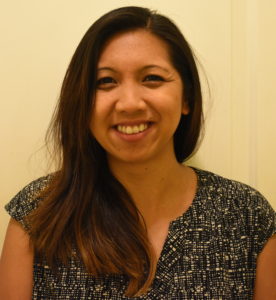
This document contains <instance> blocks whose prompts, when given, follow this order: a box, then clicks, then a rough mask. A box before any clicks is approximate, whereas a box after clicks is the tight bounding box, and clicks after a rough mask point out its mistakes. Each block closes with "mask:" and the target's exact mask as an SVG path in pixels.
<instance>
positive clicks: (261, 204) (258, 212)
mask: <svg viewBox="0 0 276 300" xmlns="http://www.w3.org/2000/svg"><path fill="white" fill-rule="evenodd" d="M195 172H196V173H197V175H198V178H199V186H200V188H199V190H200V195H199V196H200V197H201V199H208V200H203V201H206V204H205V210H209V211H211V213H212V212H213V213H214V215H216V218H218V219H220V220H223V224H226V223H227V224H228V223H229V226H232V225H231V224H237V223H239V224H240V226H242V227H243V228H244V229H245V231H247V232H248V234H250V235H254V236H255V238H256V241H257V247H258V248H259V250H261V248H262V247H263V245H264V243H265V242H266V241H267V240H268V238H269V237H271V236H272V235H273V234H275V233H276V214H275V211H274V209H273V208H272V206H271V204H270V203H269V201H268V200H267V199H266V198H265V197H264V196H263V195H262V194H261V193H260V192H259V191H258V190H256V189H255V188H253V187H251V186H250V185H248V184H245V183H241V182H239V181H236V180H232V179H228V178H225V177H223V176H220V175H217V174H214V173H212V172H209V171H204V170H200V169H195Z"/></svg>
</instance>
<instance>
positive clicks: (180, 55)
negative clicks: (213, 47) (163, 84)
mask: <svg viewBox="0 0 276 300" xmlns="http://www.w3.org/2000/svg"><path fill="white" fill-rule="evenodd" d="M135 29H144V30H147V31H148V32H151V33H152V34H154V35H156V36H157V37H159V38H160V39H162V40H163V41H165V42H166V43H167V44H168V46H169V51H170V57H171V61H172V64H173V65H174V67H175V68H176V70H177V71H178V72H179V74H180V76H181V78H182V81H183V85H184V96H185V100H186V101H187V103H188V105H189V111H190V112H189V114H188V115H187V116H184V115H183V116H182V117H181V120H180V123H179V126H178V128H177V130H176V132H175V135H174V148H175V155H176V159H177V161H178V162H180V163H181V162H183V161H184V160H185V159H187V158H188V157H189V156H190V155H191V154H192V153H193V151H194V150H195V147H196V145H197V142H198V138H199V135H200V128H201V121H202V97H201V88H200V81H199V75H198V71H197V67H196V63H195V60H194V56H193V53H192V51H191V48H190V47H189V45H188V43H187V41H186V40H185V38H184V37H183V35H182V34H181V32H180V31H179V29H178V28H177V27H176V26H175V25H174V23H173V22H172V21H170V20H169V19H168V18H167V17H164V16H162V15H160V14H157V13H156V12H154V11H151V10H149V9H146V8H141V7H123V8H119V9H115V10H113V11H111V12H109V13H107V14H105V15H104V16H102V17H101V18H100V19H98V20H97V21H96V22H95V23H94V24H93V25H92V26H91V27H90V28H89V29H88V31H87V32H86V34H85V35H84V37H83V39H82V40H81V42H80V44H79V45H78V47H77V49H76V51H75V53H74V55H73V57H72V60H71V62H70V64H69V67H68V70H67V72H66V75H65V78H64V82H63V85H62V89H61V94H60V99H59V103H58V106H57V109H56V112H55V115H54V118H53V120H52V123H51V127H50V129H49V131H48V138H51V139H53V140H54V143H55V147H56V148H55V150H56V153H55V154H56V155H57V156H58V157H60V158H61V162H60V168H59V170H58V171H57V172H56V173H55V174H54V175H53V178H52V180H51V182H50V183H49V185H48V187H47V189H45V190H44V191H43V194H42V195H41V196H43V201H41V202H40V205H39V207H38V208H37V209H36V210H35V211H34V212H33V213H32V215H30V216H29V218H28V220H29V222H30V228H31V229H30V234H31V240H32V243H33V245H34V248H35V251H36V253H37V254H39V255H43V256H44V257H46V259H47V261H48V263H49V264H50V266H52V267H55V265H56V263H57V262H59V261H61V262H63V263H65V264H66V263H67V262H68V259H69V257H71V256H72V253H73V249H76V250H77V251H76V253H77V256H79V258H80V259H81V261H82V262H83V263H84V265H85V267H86V269H87V271H88V272H89V273H91V274H93V275H95V276H98V275H101V274H110V273H117V274H125V275H127V276H128V278H129V285H128V289H127V291H126V294H127V295H130V296H131V295H135V294H136V295H137V294H139V293H143V292H145V291H146V290H147V289H148V288H149V287H150V285H151V283H152V280H153V278H154V273H155V267H154V266H155V260H154V255H153V251H152V250H151V246H150V243H149V241H148V238H147V231H146V228H145V225H144V224H143V222H141V216H140V215H139V212H138V210H137V208H136V206H135V204H134V202H133V200H132V199H131V197H130V195H129V194H128V192H127V191H126V189H125V188H124V187H123V186H122V184H121V183H120V182H119V181H118V180H117V179H116V178H115V177H114V176H113V175H112V173H111V172H110V169H109V167H108V164H107V159H106V154H105V151H104V150H103V149H102V148H101V146H100V145H99V144H98V142H97V141H96V140H95V138H94V137H93V136H92V134H91V131H90V129H89V124H90V122H91V111H92V109H93V102H94V96H95V88H96V79H97V78H96V70H97V64H98V60H99V56H100V53H101V51H102V49H103V46H104V44H105V43H106V41H107V40H109V39H110V38H111V37H112V36H114V35H115V34H117V33H119V32H123V31H129V30H135ZM126 257H127V258H128V259H126Z"/></svg>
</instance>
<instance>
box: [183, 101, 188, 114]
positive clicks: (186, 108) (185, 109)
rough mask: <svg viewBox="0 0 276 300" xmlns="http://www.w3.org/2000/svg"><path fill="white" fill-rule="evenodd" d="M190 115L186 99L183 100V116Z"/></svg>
mask: <svg viewBox="0 0 276 300" xmlns="http://www.w3.org/2000/svg"><path fill="white" fill-rule="evenodd" d="M189 113H190V108H189V105H188V103H187V101H186V100H185V99H183V104H182V114H183V115H188V114H189Z"/></svg>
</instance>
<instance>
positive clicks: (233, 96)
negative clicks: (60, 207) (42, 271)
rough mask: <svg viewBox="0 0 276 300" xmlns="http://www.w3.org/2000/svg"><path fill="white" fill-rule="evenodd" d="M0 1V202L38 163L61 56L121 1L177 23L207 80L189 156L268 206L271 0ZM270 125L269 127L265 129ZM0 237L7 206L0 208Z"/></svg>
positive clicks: (64, 60)
mask: <svg viewBox="0 0 276 300" xmlns="http://www.w3.org/2000/svg"><path fill="white" fill-rule="evenodd" d="M95 3H96V1H91V0H81V1H72V0H59V1H56V0H49V1H37V0H25V1H16V2H15V1H6V2H5V3H2V5H1V12H0V43H1V47H0V49H1V55H0V65H1V68H0V80H1V85H0V101H1V110H0V114H1V116H0V125H1V126H0V134H1V136H0V139H1V145H2V147H1V156H0V160H1V161H0V165H1V173H0V182H1V189H0V193H1V194H0V206H1V207H3V205H4V204H5V203H6V202H8V201H9V199H10V198H11V197H12V196H13V195H14V194H16V193H17V192H18V190H19V189H21V188H22V187H23V186H24V185H25V184H27V183H28V182H29V181H31V180H32V179H34V178H36V177H38V176H40V175H42V174H44V173H45V172H46V170H47V169H46V163H45V154H44V152H43V150H39V149H40V147H41V146H42V145H43V137H44V133H45V130H46V128H47V125H48V122H49V119H50V116H51V113H52V111H53V108H54V105H55V102H56V99H57V97H58V92H59V88H60V84H61V81H62V78H63V75H64V72H65V70H66V66H67V64H68V62H69V60H70V57H71V55H72V53H73V51H74V49H75V47H76V45H77V43H78V42H79V40H80V38H81V37H82V35H83V34H84V32H85V31H86V30H87V28H88V27H89V26H90V24H91V23H92V22H93V21H94V20H95V19H96V18H97V17H99V16H100V15H102V14H103V13H104V12H106V11H108V10H110V9H112V8H115V7H119V6H123V5H141V6H147V7H151V8H155V9H158V10H159V11H160V12H161V13H164V14H167V15H168V16H170V17H171V18H172V19H174V20H175V21H176V23H177V24H178V25H179V26H180V27H181V29H182V30H183V32H184V34H185V35H186V37H187V38H188V40H189V41H190V43H191V44H192V45H193V46H194V49H195V52H196V54H197V56H198V58H199V59H200V61H201V63H202V65H203V66H204V69H205V71H206V74H207V77H208V79H209V82H210V88H211V97H209V96H208V94H207V90H206V89H205V94H206V100H205V105H206V135H205V139H204V142H203V144H202V147H201V149H200V151H199V153H198V154H197V155H196V157H195V158H194V159H193V160H192V163H193V164H195V165H197V166H199V167H201V168H206V169H209V170H211V171H214V172H217V173H219V174H221V175H225V176H227V177H230V178H233V179H237V180H241V181H243V182H246V183H248V184H250V185H252V186H254V187H256V188H257V189H259V190H260V191H261V192H262V193H263V194H264V195H265V196H266V197H267V198H268V199H269V200H270V202H271V203H272V205H273V206H274V207H275V208H276V191H275V188H274V181H275V175H276V171H275V167H276V159H275V155H274V154H275V153H276V130H275V129H274V128H273V127H275V126H273V124H274V119H275V116H274V115H275V111H276V101H275V99H276V92H275V91H276V90H275V70H276V58H275V53H276V37H275V34H274V29H275V27H276V20H275V18H274V16H275V15H276V2H275V1H274V0H247V1H246V0H208V1H204V0H193V1H190V0H171V1H161V0H160V1H157V0H156V1H154V0H152V1H150V0H147V1H146V0H145V1H143V0H140V1H137V0H136V1H131V0H129V1H123V0H122V1H119V0H118V1H116V0H113V1H110V0H101V1H100V5H97V4H95ZM273 129H274V130H273ZM0 220H1V223H0V246H1V243H2V239H3V236H4V231H5V227H6V224H7V221H8V216H7V214H6V213H5V211H4V210H3V209H1V210H0Z"/></svg>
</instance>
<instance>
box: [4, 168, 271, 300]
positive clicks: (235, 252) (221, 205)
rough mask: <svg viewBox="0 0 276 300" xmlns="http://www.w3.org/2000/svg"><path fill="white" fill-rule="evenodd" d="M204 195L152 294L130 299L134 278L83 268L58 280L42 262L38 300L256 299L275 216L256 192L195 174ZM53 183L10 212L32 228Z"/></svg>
mask: <svg viewBox="0 0 276 300" xmlns="http://www.w3.org/2000/svg"><path fill="white" fill-rule="evenodd" d="M195 171H196V173H197V176H198V187H197V193H196V196H195V198H194V200H193V203H192V205H191V206H190V207H189V209H188V210H187V211H186V212H185V213H184V214H183V215H182V216H180V217H178V218H177V219H176V220H174V221H172V222H171V223H170V226H169V233H168V236H167V239H166V241H165V244H164V247H163V250H162V253H161V256H160V259H159V261H158V265H157V271H156V276H155V279H154V281H153V285H152V288H151V289H150V290H149V292H148V293H147V294H145V295H143V296H140V297H133V298H128V297H125V296H124V291H125V289H126V286H127V278H126V277H125V276H123V275H108V276H103V277H101V278H95V277H93V276H88V275H87V274H86V273H85V270H84V268H83V266H82V264H81V262H80V261H75V260H73V259H72V260H71V261H70V265H69V266H67V267H65V266H62V265H60V266H59V267H58V271H59V274H58V276H56V275H54V274H53V272H52V271H51V269H50V268H49V266H47V264H46V263H45V262H44V261H41V260H40V259H39V258H38V257H35V259H34V286H33V299H72V300H73V299H78V300H82V299H96V300H97V299H99V300H105V299H106V300H107V299H108V300H117V299H154V300H161V299H164V300H168V299H172V300H179V299H189V300H190V299H204V300H208V299H212V300H214V299H239V300H242V299H251V298H252V295H253V287H254V279H255V271H256V259H257V255H258V254H259V253H260V252H261V250H262V249H263V247H264V244H265V243H266V241H267V240H268V239H269V237H271V236H272V235H273V234H274V233H275V232H276V217H275V212H274V211H273V209H272V208H271V206H270V205H269V203H268V202H267V201H266V200H265V199H264V198H263V197H262V196H261V195H260V194H259V193H258V192H257V191H256V190H254V189H252V188H251V187H249V186H247V185H245V184H242V183H239V182H236V181H232V180H229V179H225V178H223V177H220V176H218V175H215V174H213V173H210V172H207V171H202V170H198V169H196V170H195ZM49 178H50V176H47V177H42V178H39V179H37V180H36V181H33V182H32V183H30V184H29V185H28V186H26V187H25V188H24V189H23V190H22V191H21V192H19V193H18V194H17V195H16V196H15V197H14V198H13V199H12V200H11V202H10V203H8V204H7V205H6V207H5V208H6V210H7V211H8V212H9V214H10V215H11V216H12V217H13V218H14V219H16V220H17V221H19V222H20V223H21V224H22V225H23V226H24V227H25V228H26V224H24V221H23V217H24V216H25V215H27V214H28V213H30V211H32V210H33V209H34V208H35V207H36V206H37V204H38V202H39V201H40V200H41V199H39V198H37V196H36V195H37V193H38V191H39V190H41V189H42V188H43V186H45V185H46V184H47V182H48V181H49Z"/></svg>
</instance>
